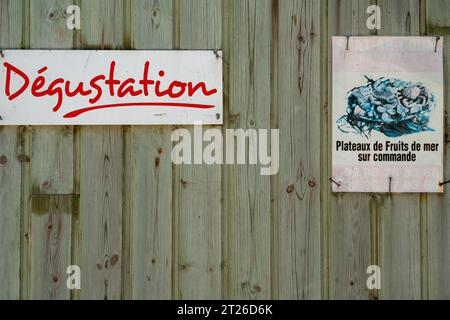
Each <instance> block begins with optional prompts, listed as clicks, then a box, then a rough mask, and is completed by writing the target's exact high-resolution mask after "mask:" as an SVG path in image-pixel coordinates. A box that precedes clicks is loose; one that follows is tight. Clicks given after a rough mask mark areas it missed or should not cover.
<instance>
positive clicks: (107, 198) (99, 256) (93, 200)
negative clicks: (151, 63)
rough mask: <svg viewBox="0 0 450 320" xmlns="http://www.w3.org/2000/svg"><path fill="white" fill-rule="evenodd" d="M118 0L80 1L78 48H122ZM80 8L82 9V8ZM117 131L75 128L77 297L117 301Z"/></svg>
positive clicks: (120, 164) (119, 159)
mask: <svg viewBox="0 0 450 320" xmlns="http://www.w3.org/2000/svg"><path fill="white" fill-rule="evenodd" d="M123 4H124V1H119V0H99V1H88V0H83V1H81V8H89V10H84V11H82V12H83V13H82V19H81V45H80V46H81V47H82V48H89V49H94V48H99V49H119V48H121V47H122V46H123V30H124V23H123V21H124V20H123V19H124V16H125V13H124V8H123ZM82 10H83V9H82ZM122 133H123V130H122V128H121V127H117V126H112V127H106V126H96V127H83V128H82V129H81V142H80V143H81V161H80V163H81V168H80V229H79V231H78V232H79V235H80V236H79V241H80V245H79V250H80V251H81V253H80V267H81V269H82V270H83V277H82V278H81V285H82V290H81V296H80V297H81V298H82V299H119V298H120V297H121V264H122V205H123V203H122V177H123V172H122V171H123V157H122V155H123V149H122V148H123V134H122Z"/></svg>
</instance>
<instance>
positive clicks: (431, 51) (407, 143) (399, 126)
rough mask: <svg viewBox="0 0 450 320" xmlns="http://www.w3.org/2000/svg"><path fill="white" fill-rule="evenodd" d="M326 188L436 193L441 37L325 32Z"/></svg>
mask: <svg viewBox="0 0 450 320" xmlns="http://www.w3.org/2000/svg"><path fill="white" fill-rule="evenodd" d="M332 44H333V55H332V58H333V61H332V66H333V67H332V73H333V74H332V86H333V111H332V117H333V118H332V128H333V130H332V131H333V138H332V148H333V151H332V154H333V160H332V177H331V179H330V180H331V183H332V185H333V187H332V188H333V191H334V192H395V193H400V192H443V187H442V185H441V182H442V181H443V154H444V140H443V139H444V117H443V115H444V93H443V82H444V80H443V38H442V37H333V40H332Z"/></svg>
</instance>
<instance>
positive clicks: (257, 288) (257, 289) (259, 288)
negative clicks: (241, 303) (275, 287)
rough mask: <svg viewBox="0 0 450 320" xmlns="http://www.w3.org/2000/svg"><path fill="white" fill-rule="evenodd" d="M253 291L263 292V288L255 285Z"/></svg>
mask: <svg viewBox="0 0 450 320" xmlns="http://www.w3.org/2000/svg"><path fill="white" fill-rule="evenodd" d="M253 290H255V292H261V286H260V285H259V284H255V285H254V286H253Z"/></svg>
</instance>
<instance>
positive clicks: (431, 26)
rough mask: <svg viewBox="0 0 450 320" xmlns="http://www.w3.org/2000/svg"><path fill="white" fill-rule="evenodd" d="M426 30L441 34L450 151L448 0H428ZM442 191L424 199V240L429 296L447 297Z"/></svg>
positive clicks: (448, 258) (448, 238) (447, 220)
mask: <svg viewBox="0 0 450 320" xmlns="http://www.w3.org/2000/svg"><path fill="white" fill-rule="evenodd" d="M426 12H427V17H426V24H427V33H428V34H430V35H432V34H435V33H436V34H437V35H440V36H444V39H443V41H444V76H445V86H444V94H445V97H446V98H445V99H446V100H445V102H444V106H445V110H446V114H447V117H446V127H445V128H446V135H445V137H446V149H445V150H446V152H445V157H444V159H445V158H447V157H448V156H449V155H450V143H449V142H450V139H449V134H450V122H449V121H448V114H449V112H450V89H449V86H448V84H449V79H450V78H449V75H450V63H449V61H450V60H449V59H450V1H449V0H433V1H427V10H426ZM444 175H446V178H447V179H450V177H449V176H450V161H448V160H446V161H445V165H444ZM444 190H445V194H443V195H429V196H428V202H427V225H428V232H427V240H428V246H427V249H428V257H427V261H428V273H427V278H428V298H430V299H449V297H450V277H449V276H448V275H449V266H450V235H449V230H450V215H449V212H450V210H449V208H450V189H449V186H448V185H447V186H446V187H445V189H444Z"/></svg>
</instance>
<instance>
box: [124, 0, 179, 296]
mask: <svg viewBox="0 0 450 320" xmlns="http://www.w3.org/2000/svg"><path fill="white" fill-rule="evenodd" d="M131 10H132V28H131V30H132V34H131V43H132V47H133V48H134V49H171V48H173V4H172V1H158V0H152V1H146V0H139V1H133V2H132V8H131ZM148 17H150V18H148ZM170 129H171V128H170V127H154V126H153V127H147V126H138V127H132V147H131V159H132V174H131V180H132V181H131V188H132V190H131V197H132V200H131V220H132V222H131V234H132V235H133V236H132V237H131V239H132V241H131V244H130V246H131V268H130V270H131V275H132V279H131V283H132V292H131V296H132V298H134V299H170V298H171V296H172V161H171V159H170V152H171V147H172V142H171V140H170V136H171V130H170Z"/></svg>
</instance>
